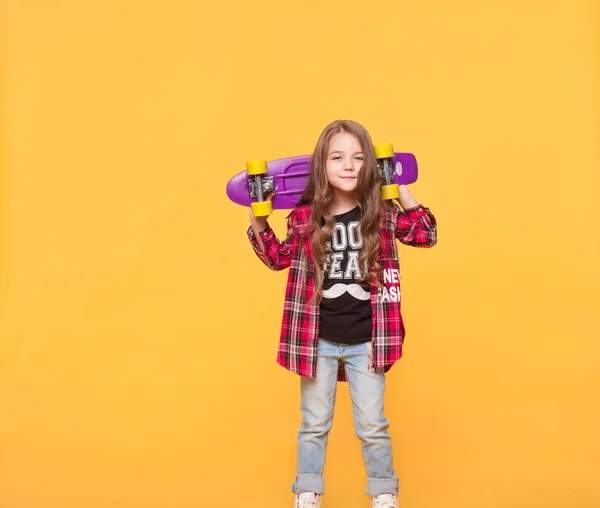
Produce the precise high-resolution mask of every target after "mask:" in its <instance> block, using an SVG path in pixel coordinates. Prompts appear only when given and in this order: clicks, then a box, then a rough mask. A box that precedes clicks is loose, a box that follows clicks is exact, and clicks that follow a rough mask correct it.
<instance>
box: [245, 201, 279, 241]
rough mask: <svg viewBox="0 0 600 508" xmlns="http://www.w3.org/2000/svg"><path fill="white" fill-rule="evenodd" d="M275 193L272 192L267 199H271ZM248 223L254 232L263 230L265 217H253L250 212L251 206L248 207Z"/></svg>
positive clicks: (265, 225) (265, 224) (265, 223)
mask: <svg viewBox="0 0 600 508" xmlns="http://www.w3.org/2000/svg"><path fill="white" fill-rule="evenodd" d="M274 196H275V193H274V192H272V193H271V194H269V195H268V196H267V201H272V200H273V197H274ZM250 224H251V225H252V229H254V231H255V233H257V232H260V231H264V230H265V229H266V227H267V217H255V216H254V214H253V213H252V207H250Z"/></svg>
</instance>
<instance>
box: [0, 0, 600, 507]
mask: <svg viewBox="0 0 600 508" xmlns="http://www.w3.org/2000/svg"><path fill="white" fill-rule="evenodd" d="M0 9H1V10H0V15H1V16H0V28H1V33H2V35H1V37H2V38H1V39H0V40H1V44H2V46H1V51H2V75H1V79H0V91H1V95H0V97H1V101H2V102H1V105H2V106H1V107H2V109H1V116H0V120H1V122H0V129H1V130H0V143H1V152H0V157H1V159H0V160H1V164H2V166H1V169H0V266H1V268H0V276H1V279H0V312H1V314H0V506H1V507H2V508H107V507H111V508H192V507H223V508H228V507H237V506H244V507H248V508H271V507H277V508H279V507H286V506H287V507H291V506H292V503H293V498H292V494H291V490H290V488H291V483H292V480H293V475H294V473H295V443H296V432H297V428H298V426H299V424H300V413H299V378H298V377H297V376H295V375H294V374H291V373H289V372H287V371H285V370H284V369H282V368H281V367H279V366H278V365H277V364H276V362H275V357H276V348H277V340H278V334H279V326H280V322H281V310H282V304H283V291H284V287H285V279H286V273H285V272H281V273H272V272H270V271H269V270H268V269H267V268H266V267H264V266H263V265H262V264H261V263H260V262H259V261H258V259H257V258H256V257H255V256H254V254H253V253H252V250H251V248H250V247H249V244H248V242H247V239H246V236H245V231H246V228H247V225H248V219H247V209H245V208H242V207H239V206H237V205H234V204H232V203H230V202H229V201H228V200H227V198H226V196H225V184H226V182H227V180H228V179H229V178H230V177H231V176H232V175H233V174H235V173H238V172H239V171H241V170H243V169H244V163H245V161H246V159H254V158H265V159H275V158H279V157H285V156H289V155H300V154H307V153H310V152H311V151H312V149H313V148H314V145H315V143H316V140H317V137H318V135H319V133H320V131H321V130H322V128H323V127H324V126H325V125H326V124H327V123H329V122H330V121H332V120H334V119H337V118H352V119H354V120H357V121H359V122H361V123H363V124H364V125H365V126H366V127H367V129H369V131H370V133H371V135H372V137H373V140H374V141H375V142H392V143H394V146H395V148H396V149H397V150H399V151H409V152H412V153H414V154H416V156H417V159H418V161H419V168H420V177H419V180H418V182H417V183H416V184H414V185H413V186H412V190H413V193H414V195H415V196H416V197H417V199H419V200H420V201H421V202H422V203H423V204H425V205H426V206H429V207H430V208H431V210H432V211H433V213H434V214H435V215H436V217H437V219H438V222H439V231H438V234H439V243H438V245H437V246H436V247H435V248H434V249H432V250H419V249H413V248H408V247H403V248H401V251H400V253H401V274H402V287H403V313H404V317H405V320H406V326H407V338H406V345H405V356H404V358H403V359H402V360H401V361H400V362H399V363H398V364H397V365H396V366H394V368H393V369H392V370H391V371H390V373H389V376H388V390H387V394H386V411H387V415H388V418H389V420H390V421H391V427H390V431H391V434H392V442H393V447H394V453H395V463H396V468H397V472H398V474H399V476H400V477H401V483H402V496H401V506H402V507H403V508H440V507H442V508H459V507H460V508H467V507H468V508H496V507H497V508H505V507H510V508H595V507H598V506H600V481H599V480H598V473H599V471H600V442H599V438H598V428H600V418H599V417H600V409H599V399H600V374H599V371H598V365H599V359H600V341H599V339H600V329H599V325H598V320H597V318H596V317H594V316H593V314H595V313H597V311H598V307H599V301H598V296H597V293H598V289H599V282H600V277H599V269H598V263H599V261H600V249H599V230H600V221H599V218H600V205H599V204H598V198H599V192H598V191H599V188H598V185H599V170H598V167H599V161H600V157H599V151H598V141H599V139H598V133H599V123H598V122H599V113H600V109H599V105H598V98H599V93H598V90H599V89H600V80H599V77H600V73H599V71H600V64H599V62H600V42H599V41H600V39H599V37H600V17H599V14H600V6H599V3H598V2H597V1H583V0H579V1H576V0H568V1H567V0H547V1H542V0H522V1H517V0H506V1H500V0H493V1H485V2H484V1H479V0H455V1H454V2H445V1H442V0H422V1H419V2H417V1H415V0H413V1H399V0H395V1H393V0H378V1H375V2H357V1H349V0H348V1H340V0H334V1H331V2H314V1H312V0H311V1H306V2H293V3H291V2H280V1H275V0H270V1H269V0H259V1H257V2H233V1H228V0H225V1H224V2H203V1H198V2H194V1H192V0H171V1H170V2H167V1H145V2H143V1H140V0H129V1H125V2H124V1H117V0H105V1H99V0H91V1H75V0H61V1H50V0H27V1H18V0H4V1H3V2H2V3H0ZM285 215H286V213H285V212H282V211H277V212H276V213H275V214H274V215H273V217H272V219H271V223H272V225H273V226H274V228H275V229H276V231H277V232H279V233H280V234H282V233H283V232H284V226H285ZM325 476H326V495H325V498H324V502H323V508H341V507H343V508H359V507H367V506H370V505H369V502H370V501H369V499H368V497H367V496H366V495H365V494H364V488H365V484H366V480H365V473H364V466H363V464H362V457H361V452H360V445H359V441H358V440H357V438H356V437H355V435H354V430H353V424H352V420H351V412H350V401H349V396H348V392H347V385H345V384H343V385H340V386H339V395H338V405H337V408H336V414H335V418H334V425H333V431H332V434H331V439H330V444H329V447H328V460H327V465H326V471H325Z"/></svg>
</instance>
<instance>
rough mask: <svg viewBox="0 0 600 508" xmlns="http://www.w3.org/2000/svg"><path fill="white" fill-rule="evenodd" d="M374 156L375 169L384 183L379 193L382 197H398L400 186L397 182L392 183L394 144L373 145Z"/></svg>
mask: <svg viewBox="0 0 600 508" xmlns="http://www.w3.org/2000/svg"><path fill="white" fill-rule="evenodd" d="M373 149H374V150H375V158H376V159H377V169H378V170H379V174H380V175H381V176H382V177H383V178H384V180H385V185H382V186H381V195H382V197H383V199H395V198H399V197H400V187H399V186H398V184H397V183H392V178H393V176H394V168H393V166H392V158H393V157H394V146H393V145H392V143H385V144H381V145H374V146H373Z"/></svg>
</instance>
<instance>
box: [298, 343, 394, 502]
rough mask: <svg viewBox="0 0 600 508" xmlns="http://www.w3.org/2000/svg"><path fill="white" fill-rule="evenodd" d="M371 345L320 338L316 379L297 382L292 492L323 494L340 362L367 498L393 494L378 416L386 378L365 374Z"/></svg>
mask: <svg viewBox="0 0 600 508" xmlns="http://www.w3.org/2000/svg"><path fill="white" fill-rule="evenodd" d="M370 357H371V343H370V342H369V343H365V344H358V345H344V344H334V343H332V342H328V341H326V340H323V339H319V342H318V347H317V375H316V378H309V377H302V378H301V382H300V383H301V397H302V401H301V412H302V425H301V427H300V431H299V432H298V465H297V474H296V478H295V481H294V485H293V486H292V491H293V492H295V493H297V494H300V493H302V492H315V493H316V494H323V492H324V490H325V483H324V479H323V469H324V466H325V450H326V448H327V438H328V435H329V431H330V429H331V424H332V420H333V408H334V406H335V393H336V387H337V372H338V362H344V366H345V368H346V374H347V377H348V385H349V388H350V398H351V399H352V409H353V415H354V428H355V430H356V435H357V436H358V438H359V439H360V440H361V441H362V453H363V459H364V462H365V468H366V470H367V478H368V481H367V490H366V492H367V494H369V495H371V496H378V495H380V494H398V484H399V482H398V477H397V476H396V474H395V472H394V467H393V463H392V447H391V442H390V436H389V434H388V431H387V429H388V426H389V423H388V421H387V420H386V419H385V417H384V415H383V399H384V392H385V374H384V373H383V369H377V370H376V371H374V370H373V369H369V363H370Z"/></svg>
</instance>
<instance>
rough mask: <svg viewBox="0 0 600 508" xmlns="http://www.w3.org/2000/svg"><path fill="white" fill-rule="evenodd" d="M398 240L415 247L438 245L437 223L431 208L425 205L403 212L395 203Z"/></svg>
mask: <svg viewBox="0 0 600 508" xmlns="http://www.w3.org/2000/svg"><path fill="white" fill-rule="evenodd" d="M394 219H395V222H396V238H397V239H398V240H400V242H401V243H403V244H405V245H411V246H413V247H424V248H426V247H433V246H434V245H435V244H436V243H437V222H436V220H435V217H434V216H433V214H432V213H431V211H430V210H429V208H426V207H424V206H423V205H419V206H416V207H414V208H409V209H408V210H401V209H400V207H399V206H398V205H397V204H395V203H394Z"/></svg>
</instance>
